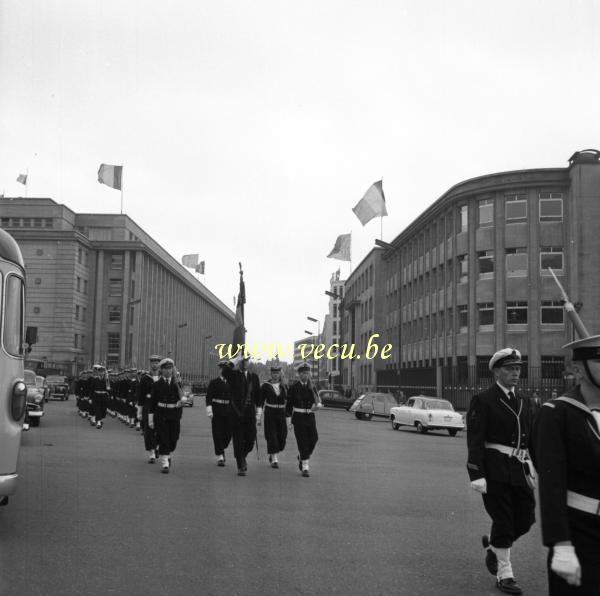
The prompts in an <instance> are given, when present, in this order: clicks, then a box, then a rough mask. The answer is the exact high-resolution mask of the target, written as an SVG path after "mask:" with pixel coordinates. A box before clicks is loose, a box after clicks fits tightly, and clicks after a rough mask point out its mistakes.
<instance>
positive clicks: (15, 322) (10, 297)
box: [3, 275, 24, 356]
mask: <svg viewBox="0 0 600 596" xmlns="http://www.w3.org/2000/svg"><path fill="white" fill-rule="evenodd" d="M23 298H24V297H23V280H22V279H21V278H20V277H17V276H16V275H9V276H8V277H7V278H6V301H5V305H6V308H5V310H4V335H3V341H4V349H5V350H6V351H7V352H8V353H9V354H10V355H11V356H22V355H23V301H24V300H23Z"/></svg>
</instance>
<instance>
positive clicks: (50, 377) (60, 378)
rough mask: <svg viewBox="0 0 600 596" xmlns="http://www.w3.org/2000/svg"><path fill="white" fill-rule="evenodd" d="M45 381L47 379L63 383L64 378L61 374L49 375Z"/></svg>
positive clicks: (50, 381)
mask: <svg viewBox="0 0 600 596" xmlns="http://www.w3.org/2000/svg"><path fill="white" fill-rule="evenodd" d="M46 381H48V383H64V382H65V378H64V377H61V376H53V375H49V376H47V377H46Z"/></svg>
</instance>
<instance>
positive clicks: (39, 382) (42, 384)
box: [35, 375, 50, 402]
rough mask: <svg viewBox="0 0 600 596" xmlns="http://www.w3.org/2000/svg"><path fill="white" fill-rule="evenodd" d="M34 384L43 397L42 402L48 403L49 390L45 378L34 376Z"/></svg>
mask: <svg viewBox="0 0 600 596" xmlns="http://www.w3.org/2000/svg"><path fill="white" fill-rule="evenodd" d="M35 384H36V386H37V388H38V389H40V390H41V392H42V394H43V395H44V401H46V402H47V401H48V398H49V397H50V388H49V387H48V383H47V382H46V377H42V376H41V375H36V376H35Z"/></svg>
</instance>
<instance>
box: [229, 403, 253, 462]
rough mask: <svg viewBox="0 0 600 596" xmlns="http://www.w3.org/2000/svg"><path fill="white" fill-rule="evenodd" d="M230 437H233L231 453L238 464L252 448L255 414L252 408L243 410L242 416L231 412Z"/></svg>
mask: <svg viewBox="0 0 600 596" xmlns="http://www.w3.org/2000/svg"><path fill="white" fill-rule="evenodd" d="M229 421H230V424H231V437H232V439H233V455H234V456H235V459H236V461H237V462H238V464H239V463H240V461H242V460H243V459H245V458H246V456H247V455H248V454H249V453H250V452H251V451H252V449H254V443H255V441H256V414H255V413H254V409H251V410H248V411H247V412H244V413H243V415H242V416H238V415H237V414H235V413H232V414H231V415H230V417H229Z"/></svg>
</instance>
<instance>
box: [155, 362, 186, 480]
mask: <svg viewBox="0 0 600 596" xmlns="http://www.w3.org/2000/svg"><path fill="white" fill-rule="evenodd" d="M159 366H160V374H161V377H160V379H158V381H156V383H154V385H152V397H151V400H150V402H151V406H150V413H149V414H148V426H149V427H150V428H154V426H156V434H157V437H158V452H159V454H160V463H161V467H162V470H161V472H162V473H163V474H168V473H169V470H170V468H171V457H172V455H173V452H174V451H175V449H176V447H177V442H178V441H179V434H180V432H181V413H182V409H183V402H182V400H181V397H182V395H183V392H182V390H181V387H180V386H179V384H178V383H177V381H176V380H175V377H174V375H173V369H174V367H175V363H174V362H173V360H171V358H163V359H162V360H161V361H160V365H159Z"/></svg>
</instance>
